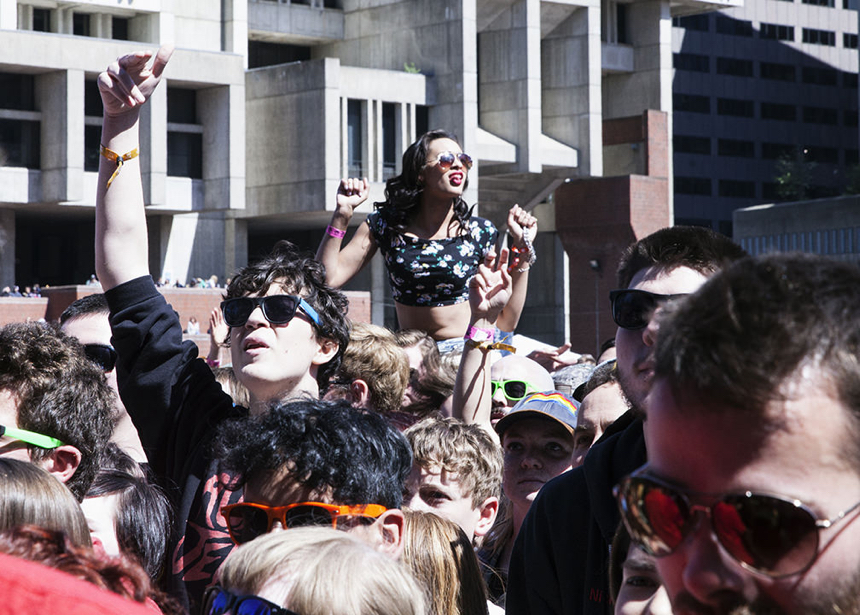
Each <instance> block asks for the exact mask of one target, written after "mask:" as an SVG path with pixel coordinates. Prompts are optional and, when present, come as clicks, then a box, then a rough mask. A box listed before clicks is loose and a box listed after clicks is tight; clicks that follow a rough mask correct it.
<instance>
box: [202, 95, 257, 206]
mask: <svg viewBox="0 0 860 615" xmlns="http://www.w3.org/2000/svg"><path fill="white" fill-rule="evenodd" d="M197 110H198V114H199V120H200V123H201V124H203V152H204V153H203V163H204V166H203V180H204V207H205V209H207V210H216V209H244V208H245V87H244V85H229V86H221V87H215V88H206V89H203V90H199V91H198V92H197ZM207 153H210V155H207Z"/></svg>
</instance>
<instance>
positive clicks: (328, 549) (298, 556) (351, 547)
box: [218, 527, 426, 615]
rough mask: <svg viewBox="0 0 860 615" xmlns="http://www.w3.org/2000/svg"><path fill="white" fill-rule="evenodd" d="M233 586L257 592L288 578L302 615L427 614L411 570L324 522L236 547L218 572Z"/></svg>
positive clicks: (292, 601)
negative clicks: (318, 525)
mask: <svg viewBox="0 0 860 615" xmlns="http://www.w3.org/2000/svg"><path fill="white" fill-rule="evenodd" d="M218 577H219V583H220V584H221V586H222V587H224V588H225V589H226V590H228V591H235V592H236V593H239V594H256V593H258V592H259V591H260V589H261V588H262V587H263V585H264V584H265V583H267V582H268V581H271V580H273V579H275V580H277V579H283V580H284V581H285V582H288V583H289V584H290V585H291V587H290V589H289V593H288V596H287V600H286V603H287V605H286V606H288V607H289V608H290V610H292V611H296V612H297V613H301V614H302V615H330V614H331V613H338V615H426V610H425V602H424V596H423V595H422V593H421V590H420V589H419V588H418V585H417V584H416V583H415V581H414V580H413V579H412V577H411V576H410V575H409V573H408V572H407V570H406V569H405V568H404V567H403V566H402V565H401V564H400V563H399V562H396V561H395V560H393V559H390V558H388V557H387V556H385V555H384V554H382V553H379V552H377V551H374V550H373V549H372V548H371V547H370V546H368V545H367V544H365V543H363V542H360V541H359V540H357V539H355V538H353V537H351V536H350V535H349V534H347V533H346V532H340V531H338V530H333V529H331V528H324V527H302V528H294V529H290V530H286V531H281V532H272V533H269V534H265V535H263V536H260V537H259V538H255V539H254V540H252V541H251V542H249V543H246V544H244V545H242V546H240V547H238V548H237V549H235V550H234V551H233V552H232V553H231V554H230V556H229V557H228V558H227V560H226V561H225V562H224V565H223V566H222V567H221V569H220V570H219V572H218Z"/></svg>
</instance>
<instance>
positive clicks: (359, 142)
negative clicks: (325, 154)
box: [346, 100, 366, 177]
mask: <svg viewBox="0 0 860 615" xmlns="http://www.w3.org/2000/svg"><path fill="white" fill-rule="evenodd" d="M361 107H362V104H361V101H360V100H349V101H347V103H346V115H347V118H346V132H347V146H346V149H347V165H348V169H347V175H348V176H349V177H363V176H364V175H366V173H365V172H364V147H363V144H364V136H363V134H362V133H363V125H364V121H363V118H362V113H361Z"/></svg>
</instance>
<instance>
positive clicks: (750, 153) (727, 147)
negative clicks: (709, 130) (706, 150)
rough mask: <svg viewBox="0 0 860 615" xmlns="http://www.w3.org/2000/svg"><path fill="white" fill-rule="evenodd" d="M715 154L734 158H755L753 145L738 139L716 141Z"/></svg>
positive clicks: (750, 142)
mask: <svg viewBox="0 0 860 615" xmlns="http://www.w3.org/2000/svg"><path fill="white" fill-rule="evenodd" d="M717 154H719V155H720V156H730V157H734V158H755V143H753V142H752V141H741V140H738V139H717Z"/></svg>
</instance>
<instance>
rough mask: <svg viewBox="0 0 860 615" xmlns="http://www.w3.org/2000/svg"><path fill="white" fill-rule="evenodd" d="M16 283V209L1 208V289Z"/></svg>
mask: <svg viewBox="0 0 860 615" xmlns="http://www.w3.org/2000/svg"><path fill="white" fill-rule="evenodd" d="M14 284H15V211H14V210H12V209H0V289H2V288H3V287H5V286H9V287H12V286H13V285H14Z"/></svg>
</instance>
